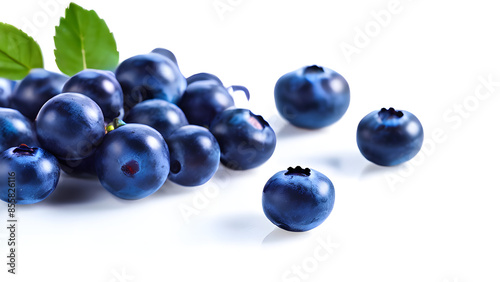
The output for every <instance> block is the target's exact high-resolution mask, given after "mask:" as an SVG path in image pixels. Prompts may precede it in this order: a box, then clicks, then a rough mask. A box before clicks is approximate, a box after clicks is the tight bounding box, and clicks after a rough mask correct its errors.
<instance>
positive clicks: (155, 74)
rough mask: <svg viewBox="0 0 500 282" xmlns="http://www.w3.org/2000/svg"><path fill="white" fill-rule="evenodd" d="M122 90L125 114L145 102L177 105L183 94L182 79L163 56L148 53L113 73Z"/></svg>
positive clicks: (184, 87)
mask: <svg viewBox="0 0 500 282" xmlns="http://www.w3.org/2000/svg"><path fill="white" fill-rule="evenodd" d="M116 78H117V79H118V82H120V85H121V86H122V89H123V103H124V105H123V106H124V108H125V111H126V112H127V111H128V110H129V109H130V108H132V107H133V106H135V105H136V104H137V103H139V102H141V101H144V100H149V99H154V98H157V99H163V100H166V101H168V102H171V103H174V104H175V103H177V101H178V100H179V99H180V98H181V96H182V94H183V93H184V90H186V79H185V78H184V76H182V74H181V72H180V71H179V68H178V67H177V65H176V64H175V63H173V62H172V61H171V60H170V59H168V58H165V57H164V56H163V55H160V54H155V53H149V54H145V55H137V56H134V57H131V58H129V59H126V60H125V61H123V62H122V63H121V64H120V65H119V66H118V68H117V69H116Z"/></svg>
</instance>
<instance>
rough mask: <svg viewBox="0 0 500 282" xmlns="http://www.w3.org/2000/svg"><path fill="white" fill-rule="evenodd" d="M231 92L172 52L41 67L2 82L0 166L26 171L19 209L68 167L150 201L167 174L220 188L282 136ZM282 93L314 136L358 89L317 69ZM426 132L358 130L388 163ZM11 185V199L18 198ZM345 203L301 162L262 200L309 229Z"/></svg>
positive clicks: (279, 97) (399, 122)
mask: <svg viewBox="0 0 500 282" xmlns="http://www.w3.org/2000/svg"><path fill="white" fill-rule="evenodd" d="M229 90H241V91H243V92H244V93H245V94H246V95H247V98H249V96H250V94H249V92H248V90H247V89H246V88H245V87H243V86H231V87H229V88H228V87H225V86H224V85H223V83H222V82H221V80H220V79H219V78H218V77H217V76H215V75H213V74H209V73H198V74H195V75H192V76H190V77H188V78H187V79H186V78H185V77H184V76H183V75H182V73H181V72H180V69H179V66H178V64H177V59H176V58H175V56H174V54H173V53H172V52H170V51H169V50H166V49H162V48H157V49H155V50H153V51H152V52H151V53H148V54H143V55H137V56H134V57H131V58H129V59H126V60H125V61H123V62H122V63H121V64H120V65H119V66H118V67H117V68H116V70H115V72H111V71H103V70H94V69H86V70H83V71H81V72H79V73H77V74H75V75H74V76H72V77H67V76H65V75H61V74H57V73H53V72H50V71H47V70H44V69H33V70H32V71H31V72H30V73H29V74H28V75H27V76H26V77H25V78H24V79H23V80H21V81H19V82H14V81H10V80H7V79H0V131H1V132H2V135H1V137H0V152H1V151H3V153H1V155H0V170H1V171H6V172H7V171H8V172H10V171H15V172H16V174H17V175H19V177H18V178H16V179H18V180H19V181H20V183H18V185H17V186H18V187H22V188H21V189H19V190H18V191H17V192H16V194H15V200H16V202H17V203H19V204H31V203H36V202H39V201H41V200H43V199H45V198H46V197H47V196H48V195H49V194H50V193H52V191H54V189H55V188H56V186H57V183H58V180H59V176H60V169H62V170H63V171H65V172H66V173H67V174H68V175H71V176H77V177H97V178H98V179H99V181H100V183H101V184H102V186H103V187H104V188H105V189H106V190H108V191H109V192H110V193H112V194H113V195H115V196H117V197H120V198H123V199H129V200H133V199H141V198H144V197H147V196H149V195H151V194H153V193H154V192H155V191H157V190H158V189H159V188H160V187H161V186H162V185H163V184H164V183H165V181H166V180H167V179H169V180H170V181H172V182H174V183H176V184H179V185H183V186H198V185H202V184H204V183H206V182H207V181H209V180H210V179H211V178H212V176H213V175H214V174H215V173H216V171H217V169H218V168H219V163H222V164H223V165H224V166H226V167H228V168H229V169H234V170H248V169H252V168H255V167H258V166H260V165H262V164H263V163H265V162H266V161H267V160H269V159H270V158H271V156H272V155H273V152H274V149H275V147H276V134H275V132H274V131H273V129H272V128H271V126H270V125H269V123H267V122H266V120H265V119H264V118H263V117H262V116H260V115H256V114H254V113H252V112H251V111H250V110H248V109H243V108H236V107H235V102H234V100H233V98H232V96H231V95H230V91H229ZM274 97H275V103H276V107H277V109H278V112H279V113H280V114H281V115H282V116H283V118H285V119H286V120H288V121H289V122H290V123H291V124H293V125H295V126H297V127H302V128H306V129H318V128H322V127H326V126H329V125H331V124H333V123H335V122H337V121H338V120H340V119H341V118H342V116H343V115H344V114H345V113H346V111H347V109H348V107H349V103H350V88H349V85H348V83H347V81H346V80H345V79H344V77H342V76H341V75H340V74H339V73H337V72H335V71H333V70H331V69H328V68H325V67H320V66H316V65H313V66H306V67H303V68H301V69H298V70H296V71H293V72H290V73H287V74H285V75H283V76H282V77H281V78H280V79H279V80H278V81H277V83H276V86H275V89H274ZM422 143H423V128H422V125H421V124H420V122H419V120H418V119H417V118H416V117H415V116H414V115H413V114H411V113H410V112H407V111H402V110H395V109H394V108H389V109H386V108H382V109H381V110H377V111H373V112H371V113H369V114H368V115H367V116H366V117H364V118H363V119H362V120H361V122H360V123H359V125H358V128H357V144H358V147H359V150H360V152H361V154H362V155H363V156H364V157H365V158H366V159H368V160H369V161H371V162H373V163H375V164H377V165H382V166H393V165H397V164H400V163H403V162H405V161H408V160H410V159H411V158H413V157H414V156H415V155H416V154H417V153H418V152H419V150H420V148H421V146H422ZM6 185H7V181H4V182H2V183H0V199H2V200H3V201H9V197H12V195H11V194H9V193H8V192H7V191H8V190H9V189H8V186H6ZM334 201H335V190H334V186H333V184H332V182H331V181H330V179H328V177H326V176H325V175H324V174H322V173H320V172H318V171H316V170H314V169H309V168H301V167H299V166H297V167H295V168H293V167H290V168H288V169H287V170H284V171H280V172H278V173H276V174H275V175H274V176H273V177H271V178H270V179H269V181H268V182H267V183H266V185H265V187H264V191H263V195H262V205H263V209H264V213H265V215H266V216H267V217H268V218H269V220H270V221H271V222H273V223H274V224H276V225H277V226H279V227H280V228H283V229H286V230H289V231H307V230H310V229H312V228H315V227H316V226H318V225H319V224H321V223H322V222H323V221H324V220H325V219H326V218H327V217H328V215H329V214H330V213H331V211H332V209H333V204H334Z"/></svg>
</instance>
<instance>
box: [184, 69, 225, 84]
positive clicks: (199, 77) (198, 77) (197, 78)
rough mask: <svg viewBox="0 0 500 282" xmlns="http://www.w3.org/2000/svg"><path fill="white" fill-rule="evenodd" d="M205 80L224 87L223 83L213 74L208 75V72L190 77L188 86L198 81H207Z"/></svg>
mask: <svg viewBox="0 0 500 282" xmlns="http://www.w3.org/2000/svg"><path fill="white" fill-rule="evenodd" d="M205 80H211V81H215V82H217V83H218V84H220V85H223V84H222V81H221V80H220V79H219V78H218V77H217V76H215V75H213V74H211V73H206V72H200V73H197V74H193V75H192V76H190V77H188V78H187V79H186V81H187V84H188V85H189V84H191V83H193V82H196V81H205Z"/></svg>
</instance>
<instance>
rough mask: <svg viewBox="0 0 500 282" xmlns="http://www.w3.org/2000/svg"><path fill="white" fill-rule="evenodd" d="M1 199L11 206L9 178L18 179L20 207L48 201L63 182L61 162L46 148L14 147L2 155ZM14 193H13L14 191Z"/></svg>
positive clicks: (18, 201) (17, 201) (17, 190)
mask: <svg viewBox="0 0 500 282" xmlns="http://www.w3.org/2000/svg"><path fill="white" fill-rule="evenodd" d="M0 171H2V176H1V178H2V181H0V199H1V200H2V201H4V202H8V203H9V199H12V197H10V196H13V195H9V189H12V188H13V187H10V186H12V185H9V180H8V179H9V178H10V179H15V180H14V181H12V182H10V183H15V184H14V185H15V193H14V194H15V199H16V204H19V205H25V204H34V203H37V202H40V201H42V200H43V199H45V198H47V196H49V195H50V194H51V193H52V192H53V191H54V189H55V188H56V186H57V183H58V182H59V175H60V169H59V166H58V164H57V159H56V158H55V157H54V156H53V155H51V154H50V153H49V152H47V151H45V150H43V149H42V148H36V147H33V148H30V147H28V146H26V145H24V144H23V145H21V146H19V147H12V148H9V149H7V150H6V151H4V152H3V153H1V154H0ZM10 192H12V191H10Z"/></svg>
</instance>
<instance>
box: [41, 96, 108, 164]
mask: <svg viewBox="0 0 500 282" xmlns="http://www.w3.org/2000/svg"><path fill="white" fill-rule="evenodd" d="M35 127H36V133H37V136H38V140H39V141H40V144H41V146H42V148H44V149H46V150H47V151H49V152H51V153H52V154H53V155H55V156H56V157H57V158H58V159H64V160H80V159H84V158H86V157H89V156H90V155H92V153H93V152H94V151H95V149H96V147H97V146H98V145H99V144H100V143H101V141H102V139H103V137H104V134H105V124H104V117H103V115H102V111H101V109H100V108H99V106H98V105H97V104H96V103H95V102H94V101H93V100H92V99H90V98H89V97H87V96H84V95H82V94H78V93H63V94H59V95H57V96H55V97H54V98H52V99H50V100H49V101H47V103H45V105H43V107H42V108H41V109H40V112H39V113H38V116H37V118H36V121H35Z"/></svg>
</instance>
